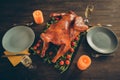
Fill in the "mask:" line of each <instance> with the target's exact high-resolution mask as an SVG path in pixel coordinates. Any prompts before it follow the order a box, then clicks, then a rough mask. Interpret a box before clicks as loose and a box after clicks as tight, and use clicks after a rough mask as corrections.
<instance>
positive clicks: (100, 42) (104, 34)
mask: <svg viewBox="0 0 120 80" xmlns="http://www.w3.org/2000/svg"><path fill="white" fill-rule="evenodd" d="M86 38H87V42H88V44H89V46H90V47H91V48H92V49H93V50H95V51H97V52H99V53H103V54H109V53H112V52H114V51H115V50H116V49H117V47H118V39H117V37H116V35H115V34H114V33H113V32H112V31H111V30H110V29H107V28H104V27H93V28H91V29H89V30H88V32H87V35H86Z"/></svg>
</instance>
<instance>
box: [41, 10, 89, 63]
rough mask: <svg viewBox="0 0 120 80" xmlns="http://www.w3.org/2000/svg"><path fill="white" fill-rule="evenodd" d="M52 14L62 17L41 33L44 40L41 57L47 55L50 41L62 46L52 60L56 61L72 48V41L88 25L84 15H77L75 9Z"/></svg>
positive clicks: (52, 15)
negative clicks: (85, 22) (83, 17)
mask: <svg viewBox="0 0 120 80" xmlns="http://www.w3.org/2000/svg"><path fill="white" fill-rule="evenodd" d="M50 16H51V17H61V19H60V20H59V21H58V22H57V23H54V24H51V25H50V27H49V28H48V29H47V30H46V32H44V33H42V34H41V35H40V37H41V39H42V40H43V48H42V52H41V54H40V55H41V57H44V56H45V53H46V50H47V49H48V48H49V43H53V44H55V45H58V46H60V48H59V50H58V51H57V54H56V55H55V56H54V58H53V59H52V62H53V63H55V62H56V61H57V60H58V59H59V58H60V57H61V56H63V55H64V54H65V53H66V52H67V51H68V50H69V49H70V48H71V41H73V40H74V39H75V37H77V36H78V35H79V34H80V33H81V32H84V31H85V30H87V29H88V26H87V25H85V24H84V21H83V19H82V17H81V16H78V15H76V14H75V12H73V11H69V12H68V13H52V14H51V15H50Z"/></svg>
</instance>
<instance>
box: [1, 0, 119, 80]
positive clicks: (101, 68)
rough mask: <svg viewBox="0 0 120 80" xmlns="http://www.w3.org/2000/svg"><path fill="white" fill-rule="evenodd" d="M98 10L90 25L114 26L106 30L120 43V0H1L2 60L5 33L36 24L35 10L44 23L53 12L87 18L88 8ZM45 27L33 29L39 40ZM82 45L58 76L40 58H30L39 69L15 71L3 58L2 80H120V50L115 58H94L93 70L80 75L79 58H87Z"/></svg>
mask: <svg viewBox="0 0 120 80" xmlns="http://www.w3.org/2000/svg"><path fill="white" fill-rule="evenodd" d="M91 3H92V4H93V5H94V6H95V9H94V12H93V13H92V15H91V16H90V18H89V20H90V24H91V25H97V24H103V25H106V24H112V25H113V26H106V27H107V28H109V29H111V30H112V31H113V32H115V33H116V35H117V37H118V40H120V26H119V25H120V10H119V9H120V1H119V0H0V53H1V54H0V56H1V55H3V54H2V52H3V51H4V49H3V47H2V45H1V41H2V37H3V35H4V34H5V32H6V31H7V30H8V29H10V28H12V27H13V26H14V25H15V24H16V25H25V24H26V23H29V22H33V17H32V12H33V11H34V10H36V9H40V10H42V11H43V15H44V19H45V22H44V24H45V23H46V22H47V20H48V19H49V14H50V13H52V12H67V11H69V10H73V11H75V12H76V13H77V14H78V15H80V16H82V17H83V18H84V11H85V8H86V6H87V5H88V4H91ZM44 24H43V25H33V26H31V28H32V29H33V30H34V32H35V35H36V40H35V41H37V39H39V34H40V32H41V31H42V29H43V28H44ZM83 45H84V43H82V44H81V45H80V47H79V49H78V51H77V54H76V56H75V57H74V60H73V62H72V64H71V66H70V68H69V69H68V71H66V72H65V73H64V74H59V73H58V72H56V71H55V70H54V69H53V68H52V66H49V65H47V64H45V63H43V62H41V60H40V58H39V57H38V56H31V58H32V60H33V63H34V64H35V65H37V68H36V69H35V70H28V69H26V68H25V67H24V66H23V65H22V64H19V65H18V66H16V67H13V66H12V65H11V64H10V63H9V61H8V59H7V58H0V80H120V47H118V49H117V50H116V51H115V52H114V54H115V55H114V56H111V57H101V58H93V57H91V59H92V64H91V66H90V67H89V68H88V69H87V70H85V71H80V70H78V68H77V67H76V62H77V60H78V58H79V57H80V55H82V54H87V55H90V54H91V53H90V52H87V48H86V49H84V48H83Z"/></svg>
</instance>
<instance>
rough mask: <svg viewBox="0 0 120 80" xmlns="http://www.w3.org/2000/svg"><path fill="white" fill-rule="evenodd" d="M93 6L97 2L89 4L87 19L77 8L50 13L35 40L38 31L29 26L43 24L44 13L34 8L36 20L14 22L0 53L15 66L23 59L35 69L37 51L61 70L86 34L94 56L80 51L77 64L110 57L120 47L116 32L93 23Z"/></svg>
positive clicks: (86, 65)
mask: <svg viewBox="0 0 120 80" xmlns="http://www.w3.org/2000/svg"><path fill="white" fill-rule="evenodd" d="M93 9H94V6H90V5H89V6H87V8H86V11H85V19H83V18H82V17H81V16H79V15H77V14H76V13H75V12H74V11H69V12H66V13H65V12H63V13H51V14H50V19H49V21H48V22H47V23H46V25H45V29H44V30H43V32H42V33H41V34H39V35H40V36H39V40H37V41H36V42H35V39H36V36H35V35H36V34H35V32H34V31H33V30H32V28H31V27H30V26H32V25H33V24H37V25H41V24H43V23H44V16H43V14H44V13H42V11H41V10H35V11H34V12H33V15H32V16H33V20H34V22H33V23H32V24H31V25H27V26H25V25H19V26H14V27H12V28H11V29H9V30H8V31H7V32H6V33H5V34H4V36H3V38H2V46H3V48H4V49H5V51H4V52H3V53H4V55H2V56H1V57H2V58H8V60H9V61H10V63H11V64H12V65H13V66H14V67H16V66H17V65H18V64H19V63H22V64H23V65H24V66H25V67H27V68H29V69H33V68H34V65H32V64H33V63H32V59H31V58H30V55H33V56H34V55H37V56H39V58H40V59H42V61H43V62H46V64H50V65H53V67H54V68H55V69H56V71H58V72H59V73H61V74H62V73H64V72H65V71H67V70H68V68H69V67H70V65H71V63H72V61H73V60H74V57H75V55H76V54H77V49H78V47H79V46H80V44H81V43H82V40H83V39H82V38H83V37H85V40H86V43H87V44H88V45H87V46H88V47H90V49H91V50H93V51H94V52H93V53H89V54H90V55H92V57H90V56H89V55H81V56H80V57H79V59H78V60H77V62H76V65H77V68H78V69H79V70H81V71H82V70H86V69H87V68H89V66H90V65H91V63H92V60H91V58H98V57H101V56H102V57H106V56H108V57H109V56H111V55H113V54H112V53H113V52H114V51H116V49H117V47H118V39H117V36H116V35H115V33H114V32H113V31H112V30H110V29H108V28H106V27H105V26H112V25H110V24H108V25H101V24H99V25H95V26H91V25H90V23H89V16H90V15H91V13H92V11H93Z"/></svg>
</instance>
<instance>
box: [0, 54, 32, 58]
mask: <svg viewBox="0 0 120 80" xmlns="http://www.w3.org/2000/svg"><path fill="white" fill-rule="evenodd" d="M24 55H28V56H29V55H30V54H10V55H2V56H1V57H3V58H4V57H13V56H24Z"/></svg>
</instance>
